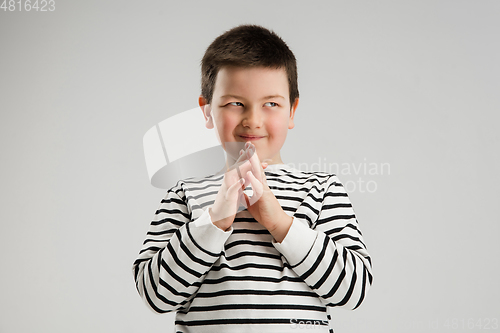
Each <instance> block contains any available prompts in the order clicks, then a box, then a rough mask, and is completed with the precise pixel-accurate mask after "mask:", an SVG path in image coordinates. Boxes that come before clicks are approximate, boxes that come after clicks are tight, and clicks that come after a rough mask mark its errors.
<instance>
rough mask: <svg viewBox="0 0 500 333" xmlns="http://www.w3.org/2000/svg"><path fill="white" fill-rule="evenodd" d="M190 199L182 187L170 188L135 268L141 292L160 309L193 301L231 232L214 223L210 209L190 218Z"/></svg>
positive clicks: (133, 268)
mask: <svg viewBox="0 0 500 333" xmlns="http://www.w3.org/2000/svg"><path fill="white" fill-rule="evenodd" d="M185 201H186V197H185V195H184V192H183V191H182V188H177V190H175V191H174V190H173V189H171V190H169V191H168V192H167V195H166V197H165V198H164V199H163V200H162V202H161V204H160V207H159V208H158V210H157V211H156V214H155V217H154V219H153V221H152V222H151V225H150V228H149V231H148V233H147V239H146V240H145V241H144V244H143V246H142V250H141V251H140V253H139V257H138V258H137V260H136V261H135V262H134V264H133V267H132V270H133V274H134V279H135V283H136V288H137V291H138V292H139V294H140V295H141V297H142V298H143V299H144V301H145V303H146V304H147V305H148V306H149V307H150V308H151V309H152V310H153V311H155V312H158V313H164V312H169V311H174V310H177V309H180V308H182V307H183V306H185V305H186V304H187V303H188V302H189V301H190V300H191V299H192V297H193V295H195V294H196V292H197V290H198V289H199V287H200V286H201V283H202V281H203V279H204V278H205V276H206V273H207V272H208V271H209V270H210V268H211V267H212V265H213V263H214V262H215V261H217V259H218V258H219V257H220V255H221V252H222V250H223V246H224V243H225V241H226V240H227V238H228V237H229V235H230V234H231V232H232V229H229V230H228V231H222V230H220V229H219V228H217V227H216V226H215V225H213V224H212V222H211V220H210V215H209V214H208V209H206V210H205V211H204V212H203V214H201V216H199V217H198V218H197V219H195V220H193V221H191V214H190V212H189V209H188V207H187V205H186V202H185Z"/></svg>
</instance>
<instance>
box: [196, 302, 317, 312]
mask: <svg viewBox="0 0 500 333" xmlns="http://www.w3.org/2000/svg"><path fill="white" fill-rule="evenodd" d="M219 310H305V311H317V312H326V307H324V306H315V305H300V304H234V303H232V304H218V305H209V306H191V307H190V308H189V312H205V311H219Z"/></svg>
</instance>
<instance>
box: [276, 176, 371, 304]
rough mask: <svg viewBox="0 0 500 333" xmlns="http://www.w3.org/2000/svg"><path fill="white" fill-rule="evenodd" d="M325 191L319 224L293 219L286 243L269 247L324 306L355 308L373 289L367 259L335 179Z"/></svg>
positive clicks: (303, 217)
mask: <svg viewBox="0 0 500 333" xmlns="http://www.w3.org/2000/svg"><path fill="white" fill-rule="evenodd" d="M324 188H326V190H325V192H324V193H323V200H322V203H321V209H320V210H319V212H314V213H317V220H316V221H311V220H310V219H308V218H307V216H306V215H304V214H295V216H294V220H293V223H292V226H291V227H290V230H289V232H288V234H287V236H286V237H285V239H284V240H283V241H282V242H281V243H276V242H274V243H273V245H274V246H275V247H276V248H277V249H278V251H280V252H281V253H282V254H283V256H284V257H285V258H286V259H287V261H288V262H289V264H290V265H291V267H292V269H293V270H294V271H295V273H296V274H297V275H298V276H299V277H300V278H301V279H302V280H303V281H304V282H305V283H306V284H307V285H308V286H309V287H311V289H312V290H313V291H314V292H315V293H317V294H318V295H319V296H320V298H321V300H322V301H323V302H324V303H325V305H326V306H330V307H334V306H337V307H345V308H348V309H355V308H357V307H358V306H359V305H360V304H361V303H362V302H363V299H364V297H365V294H366V293H367V291H368V289H369V288H370V286H371V284H372V280H373V276H372V264H371V258H370V256H369V254H368V252H367V250H366V246H365V244H364V242H363V237H362V234H361V231H360V230H359V228H358V221H357V219H356V216H355V214H354V211H353V209H352V206H351V203H350V201H349V198H348V196H347V193H346V192H345V190H344V187H343V186H342V184H341V183H340V182H339V180H338V178H337V177H336V176H331V177H329V178H328V180H327V181H326V185H325V187H324ZM318 194H319V193H318ZM311 209H312V210H314V208H313V207H311ZM315 215H316V214H315Z"/></svg>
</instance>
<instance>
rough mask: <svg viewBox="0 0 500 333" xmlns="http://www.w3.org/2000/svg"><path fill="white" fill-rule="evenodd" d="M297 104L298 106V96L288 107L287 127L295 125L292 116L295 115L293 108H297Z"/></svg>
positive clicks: (290, 127)
mask: <svg viewBox="0 0 500 333" xmlns="http://www.w3.org/2000/svg"><path fill="white" fill-rule="evenodd" d="M297 106H299V98H298V97H297V98H296V99H295V102H294V103H293V105H292V107H291V108H290V119H288V129H292V128H294V127H295V123H294V122H293V117H294V116H295V110H296V109H297Z"/></svg>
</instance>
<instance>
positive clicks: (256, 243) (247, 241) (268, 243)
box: [224, 239, 274, 251]
mask: <svg viewBox="0 0 500 333" xmlns="http://www.w3.org/2000/svg"><path fill="white" fill-rule="evenodd" d="M237 245H255V246H264V247H272V248H274V246H273V244H272V243H271V242H259V241H251V240H246V239H242V240H237V241H234V242H231V243H229V244H226V245H225V246H224V248H225V249H226V251H227V250H229V249H230V248H232V247H235V246H237Z"/></svg>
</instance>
